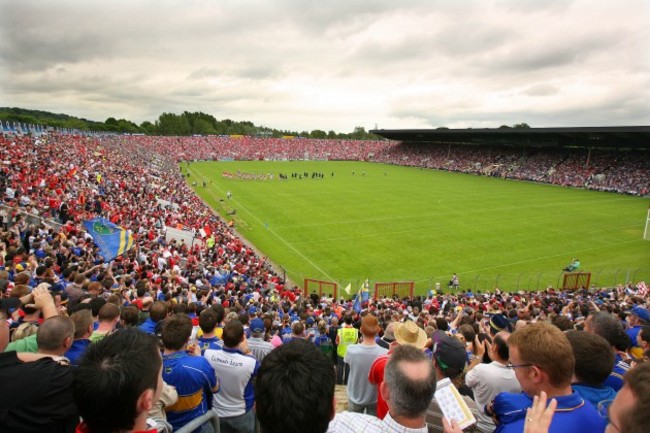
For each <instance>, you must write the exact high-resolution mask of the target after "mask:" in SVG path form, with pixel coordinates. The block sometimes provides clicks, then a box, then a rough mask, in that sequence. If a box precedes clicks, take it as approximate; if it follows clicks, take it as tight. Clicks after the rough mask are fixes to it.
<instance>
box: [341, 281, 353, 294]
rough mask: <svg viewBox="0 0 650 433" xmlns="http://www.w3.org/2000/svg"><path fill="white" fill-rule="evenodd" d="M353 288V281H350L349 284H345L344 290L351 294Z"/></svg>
mask: <svg viewBox="0 0 650 433" xmlns="http://www.w3.org/2000/svg"><path fill="white" fill-rule="evenodd" d="M351 289H352V283H349V284H348V285H347V286H345V287H344V288H343V290H344V291H345V293H347V294H348V295H349V294H350V290H351Z"/></svg>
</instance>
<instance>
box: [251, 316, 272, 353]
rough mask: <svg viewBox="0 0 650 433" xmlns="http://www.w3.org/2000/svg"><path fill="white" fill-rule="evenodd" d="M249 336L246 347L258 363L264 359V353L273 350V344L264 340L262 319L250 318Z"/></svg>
mask: <svg viewBox="0 0 650 433" xmlns="http://www.w3.org/2000/svg"><path fill="white" fill-rule="evenodd" d="M250 330H251V338H250V339H249V340H248V341H247V343H248V349H249V350H250V351H251V355H253V356H254V357H255V358H256V359H257V360H258V361H259V362H260V363H261V362H262V361H263V360H264V358H265V357H266V355H268V354H269V353H271V350H273V345H272V344H271V343H269V342H268V341H264V333H265V330H266V329H265V327H264V321H263V320H262V319H260V318H259V317H256V318H255V319H253V320H251V326H250Z"/></svg>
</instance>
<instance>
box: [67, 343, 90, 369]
mask: <svg viewBox="0 0 650 433" xmlns="http://www.w3.org/2000/svg"><path fill="white" fill-rule="evenodd" d="M88 346H90V340H88V339H87V338H86V339H83V340H74V341H73V342H72V346H70V349H68V351H67V352H66V353H65V355H64V356H65V357H66V358H68V359H69V360H70V364H72V365H79V361H80V360H81V355H83V354H84V353H85V352H86V349H88Z"/></svg>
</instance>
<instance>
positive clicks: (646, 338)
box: [636, 326, 650, 361]
mask: <svg viewBox="0 0 650 433" xmlns="http://www.w3.org/2000/svg"><path fill="white" fill-rule="evenodd" d="M636 341H637V344H638V345H639V347H640V348H641V350H643V358H642V359H643V360H645V361H647V360H648V358H650V326H644V327H642V328H641V331H639V333H638V334H637V337H636Z"/></svg>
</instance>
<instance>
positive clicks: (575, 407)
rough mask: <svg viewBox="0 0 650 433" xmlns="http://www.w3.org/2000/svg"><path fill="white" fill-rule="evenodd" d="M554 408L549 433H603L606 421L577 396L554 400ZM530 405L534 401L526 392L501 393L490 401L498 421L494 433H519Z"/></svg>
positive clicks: (574, 392) (566, 396) (572, 394)
mask: <svg viewBox="0 0 650 433" xmlns="http://www.w3.org/2000/svg"><path fill="white" fill-rule="evenodd" d="M554 398H555V399H556V400H557V409H556V411H555V415H554V416H553V421H552V422H551V426H550V427H549V429H548V432H549V433H565V432H572V433H583V432H584V433H603V432H604V431H605V427H606V426H607V421H606V420H605V419H604V418H602V417H601V416H600V415H599V414H598V411H596V409H595V408H594V407H593V406H592V405H591V403H589V402H588V401H586V400H585V399H583V398H582V396H581V395H580V394H578V393H577V392H576V391H573V393H571V394H570V395H564V396H560V397H554ZM532 405H533V399H532V398H530V397H529V396H528V395H527V394H525V393H520V394H511V393H507V392H502V393H501V394H499V395H497V396H496V397H495V399H494V402H493V406H492V408H493V411H494V414H495V416H496V418H497V420H498V421H499V424H498V425H497V429H496V430H495V431H494V433H521V432H522V431H524V423H525V422H526V409H528V408H529V407H531V406H532Z"/></svg>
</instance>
